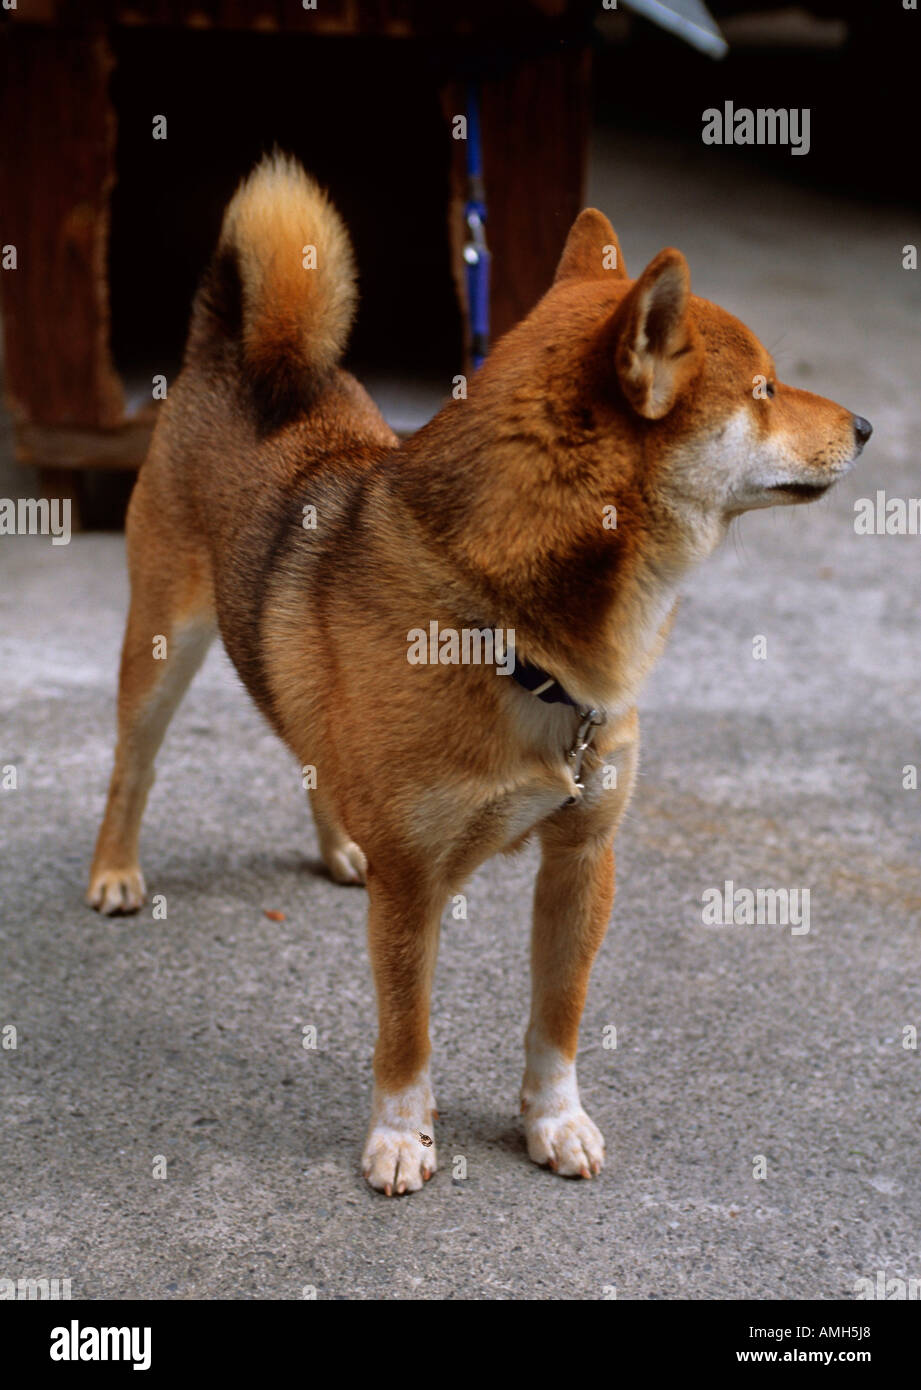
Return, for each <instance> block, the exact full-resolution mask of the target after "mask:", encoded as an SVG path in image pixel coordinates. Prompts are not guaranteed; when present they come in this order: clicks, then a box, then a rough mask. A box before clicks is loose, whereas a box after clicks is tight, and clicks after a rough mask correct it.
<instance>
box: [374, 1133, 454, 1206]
mask: <svg viewBox="0 0 921 1390" xmlns="http://www.w3.org/2000/svg"><path fill="white" fill-rule="evenodd" d="M426 1140H428V1141H429V1142H428V1143H426V1142H425V1141H426ZM437 1166H438V1165H437V1162H436V1158H435V1135H434V1133H433V1132H432V1125H431V1122H429V1123H427V1124H426V1125H425V1127H424V1128H423V1127H421V1126H420V1128H419V1129H392V1128H390V1126H389V1125H372V1127H371V1131H370V1133H369V1135H368V1142H367V1143H366V1144H365V1151H364V1153H363V1154H362V1156H361V1171H362V1173H363V1174H364V1176H365V1178H366V1179H367V1181H368V1182H369V1183H370V1185H371V1186H372V1187H374V1188H376V1189H377V1191H378V1192H383V1193H384V1194H385V1196H387V1197H393V1196H398V1197H399V1196H402V1194H403V1193H404V1192H418V1191H419V1188H420V1187H421V1186H422V1184H423V1183H424V1182H428V1180H429V1178H430V1177H431V1176H432V1174H433V1173H434V1171H435V1169H436V1167H437Z"/></svg>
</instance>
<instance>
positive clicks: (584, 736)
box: [512, 661, 605, 805]
mask: <svg viewBox="0 0 921 1390" xmlns="http://www.w3.org/2000/svg"><path fill="white" fill-rule="evenodd" d="M512 676H513V677H514V679H515V680H516V681H517V682H518V684H519V685H520V686H521V688H522V689H523V690H526V691H527V692H528V694H529V695H532V696H534V697H535V698H536V699H538V700H542V701H543V702H544V704H546V705H569V706H570V707H571V708H572V709H574V710H575V711H576V713H577V714H578V716H579V727H578V729H577V730H576V737H575V739H574V740H573V743H572V747H571V748H570V749H569V751H568V753H567V754H566V761H567V763H568V764H569V770H570V772H571V773H572V780H573V781H574V782H575V784H576V786H577V787H578V789H579V791H580V792H581V791H583V790H584V787H585V783H584V782H583V781H582V760H583V758H584V757H585V752H586V749H587V748H589V747H590V746H591V744H592V741H593V740H594V737H595V730H596V729H597V728H598V726H599V725H601V724H603V723H604V722H605V715H604V713H603V711H602V710H599V709H595V708H594V706H592V705H580V704H579V702H578V700H574V699H573V698H572V696H571V695H570V694H569V692H568V691H567V690H566V689H564V687H563V686H562V685H560V682H559V681H558V680H557V679H556V677H555V676H551V675H550V674H549V672H547V671H545V670H544V669H543V667H542V666H535V665H534V664H533V663H532V662H530V661H522V662H516V664H515V669H514V671H513V672H512ZM575 800H576V798H575V797H574V796H571V797H570V798H569V801H568V802H567V805H569V804H571V803H572V802H574V801H575Z"/></svg>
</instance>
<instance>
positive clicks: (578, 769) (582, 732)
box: [566, 705, 606, 800]
mask: <svg viewBox="0 0 921 1390" xmlns="http://www.w3.org/2000/svg"><path fill="white" fill-rule="evenodd" d="M578 708H579V727H578V729H577V730H576V737H575V741H574V742H573V745H572V747H571V748H570V750H569V752H568V753H567V754H566V761H567V762H568V763H569V764H570V772H571V773H572V780H573V781H574V782H575V784H576V786H577V787H578V789H579V791H580V792H581V791H584V790H585V783H584V782H583V781H582V760H583V758H584V757H585V752H586V749H587V748H590V747H591V745H592V743H593V742H594V739H595V730H596V729H597V728H598V727H599V726H600V725H601V724H604V723H605V720H606V715H605V714H604V712H603V710H600V709H593V708H590V707H589V706H588V705H580V706H579V707H578ZM573 800H575V798H573Z"/></svg>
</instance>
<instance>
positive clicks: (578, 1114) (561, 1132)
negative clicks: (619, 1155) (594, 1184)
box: [524, 1104, 604, 1178]
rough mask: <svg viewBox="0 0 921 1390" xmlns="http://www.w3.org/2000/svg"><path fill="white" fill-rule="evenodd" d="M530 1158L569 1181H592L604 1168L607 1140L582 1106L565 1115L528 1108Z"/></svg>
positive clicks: (526, 1118)
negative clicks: (575, 1179) (579, 1179)
mask: <svg viewBox="0 0 921 1390" xmlns="http://www.w3.org/2000/svg"><path fill="white" fill-rule="evenodd" d="M524 1131H525V1137H526V1138H527V1141H528V1157H529V1158H530V1159H532V1160H533V1162H534V1163H539V1164H541V1166H542V1167H545V1168H552V1169H553V1171H554V1173H560V1174H561V1175H562V1176H563V1177H566V1178H590V1177H591V1176H592V1175H593V1174H595V1175H597V1174H598V1173H600V1172H601V1170H602V1168H603V1167H604V1139H603V1138H602V1137H601V1131H600V1129H599V1128H598V1126H597V1125H596V1124H595V1122H594V1120H592V1119H590V1118H589V1117H588V1115H586V1113H585V1111H584V1110H583V1109H582V1107H581V1105H580V1106H577V1107H576V1108H574V1109H569V1110H563V1111H562V1112H553V1113H549V1114H548V1113H547V1112H546V1111H544V1112H542V1111H541V1110H540V1108H539V1106H538V1105H533V1104H531V1105H528V1106H527V1107H526V1109H525V1112H524Z"/></svg>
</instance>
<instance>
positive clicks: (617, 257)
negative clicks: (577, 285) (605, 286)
mask: <svg viewBox="0 0 921 1390" xmlns="http://www.w3.org/2000/svg"><path fill="white" fill-rule="evenodd" d="M607 276H610V277H611V278H612V279H614V280H626V278H627V272H626V269H625V268H624V258H623V256H622V255H621V253H620V242H619V241H618V240H617V233H616V232H615V230H614V228H613V227H612V226H611V224H610V222H609V221H608V219H607V218H606V217H605V215H604V213H603V212H599V211H598V209H597V208H583V210H582V212H580V213H579V216H578V217H577V218H576V220H575V222H573V224H572V226H571V228H570V229H569V236H568V237H567V238H566V245H565V246H564V247H563V254H562V256H561V257H560V263H559V265H558V266H557V268H556V275H554V277H553V283H554V284H555V285H558V284H559V283H560V281H561V280H603V279H605V278H606V277H607Z"/></svg>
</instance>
